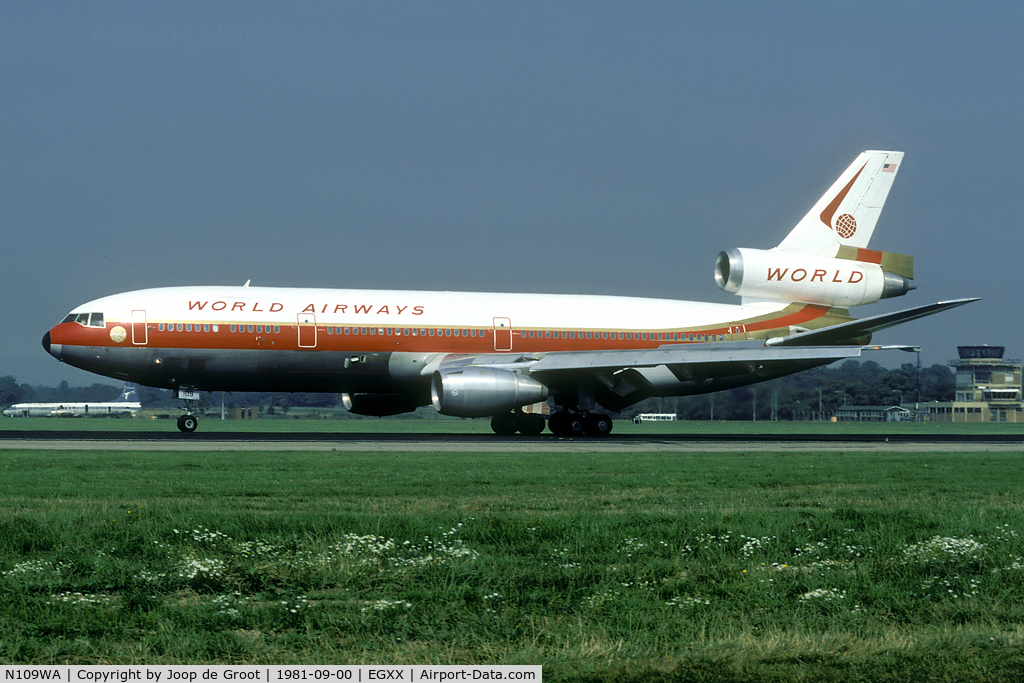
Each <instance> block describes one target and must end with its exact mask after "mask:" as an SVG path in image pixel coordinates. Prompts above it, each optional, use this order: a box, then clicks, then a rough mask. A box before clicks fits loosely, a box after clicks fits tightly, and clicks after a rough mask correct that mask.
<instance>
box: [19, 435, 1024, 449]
mask: <svg viewBox="0 0 1024 683" xmlns="http://www.w3.org/2000/svg"><path fill="white" fill-rule="evenodd" d="M765 447H768V448H770V449H771V450H772V451H775V452H778V451H789V450H793V451H796V450H800V451H807V450H821V451H840V450H841V451H855V450H878V449H881V448H891V449H893V450H899V451H928V450H930V451H936V450H940V451H949V450H954V449H961V450H964V451H974V452H976V451H986V450H987V451H996V450H998V451H1004V452H1005V451H1014V450H1021V451H1024V435H1008V434H995V435H983V434H982V435H976V434H969V435H951V434H934V435H921V434H824V435H823V434H768V433H762V434H657V435H638V434H628V435H622V436H615V435H612V436H608V437H604V438H587V437H579V438H564V437H557V436H554V435H547V434H545V435H541V436H535V437H522V436H516V437H501V436H496V435H492V434H410V433H385V432H382V433H373V434H366V433H362V434H360V433H344V432H328V433H284V432H280V433H266V432H250V433H226V432H205V433H204V432H194V433H192V434H182V433H180V432H124V431H42V430H26V431H13V430H12V431H0V450H10V449H18V448H29V449H52V450H73V449H78V450H136V451H157V450H159V451H177V450H181V451H245V450H249V451H275V450H276V451H285V450H288V451H374V450H379V451H415V452H430V451H448V452H452V451H481V452H495V453H502V452H509V451H519V452H566V453H570V452H576V453H588V452H614V451H626V452H629V451H635V452H639V451H723V452H751V451H756V450H757V449H758V448H765Z"/></svg>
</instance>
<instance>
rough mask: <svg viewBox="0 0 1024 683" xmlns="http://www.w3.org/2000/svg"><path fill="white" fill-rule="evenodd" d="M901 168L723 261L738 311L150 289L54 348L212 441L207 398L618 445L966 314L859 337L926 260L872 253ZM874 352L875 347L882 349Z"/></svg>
mask: <svg viewBox="0 0 1024 683" xmlns="http://www.w3.org/2000/svg"><path fill="white" fill-rule="evenodd" d="M902 160H903V153H902V152H888V151H868V152H863V153H861V154H860V155H859V156H858V157H857V158H856V160H855V161H854V162H853V164H851V165H850V167H849V168H847V169H846V171H845V172H843V174H842V175H841V176H840V177H839V179H838V180H836V181H835V183H834V184H833V185H832V186H831V187H830V188H829V190H828V191H827V192H826V193H825V194H824V195H823V196H822V197H821V199H819V200H818V202H817V203H816V204H815V205H814V206H813V207H812V208H811V210H810V211H809V212H808V213H807V215H806V216H804V218H803V219H802V220H801V221H800V222H799V223H798V224H797V225H796V227H794V228H793V230H792V231H791V232H790V233H789V234H788V235H787V236H786V237H785V239H783V240H782V242H781V243H780V244H779V245H778V246H777V247H775V248H773V249H768V250H761V249H731V250H729V251H726V252H722V253H721V254H719V255H718V259H717V262H716V264H715V279H716V281H717V282H718V285H719V286H720V287H721V288H722V289H724V290H725V291H727V292H730V293H733V294H736V295H739V296H741V297H743V298H742V300H741V303H740V304H739V305H733V304H713V303H700V302H691V301H676V300H665V299H646V298H633V297H616V296H567V295H558V294H492V293H477V292H429V291H389V290H358V289H298V288H278V287H250V286H248V283H246V285H245V286H241V287H238V286H233V287H229V286H204V287H168V288H159V289H144V290H140V291H134V292H127V293H124V294H115V295H112V296H107V297H104V298H101V299H97V300H95V301H90V302H89V303H86V304H83V305H81V306H79V307H77V308H75V309H74V310H73V311H71V313H69V314H68V315H67V317H66V318H64V320H63V321H61V322H60V323H59V324H57V325H56V326H55V327H53V328H52V329H51V330H50V331H49V332H47V333H46V335H45V336H44V337H43V346H44V348H45V349H46V351H47V352H48V353H50V354H51V355H53V356H54V357H55V358H57V359H58V360H60V361H62V362H64V363H68V364H70V365H74V366H75V367H78V368H82V369H84V370H88V371H90V372H95V373H98V374H101V375H106V376H108V377H113V378H117V379H122V380H125V381H130V382H136V383H139V384H144V385H147V386H152V387H165V388H171V389H173V390H174V392H175V395H176V397H178V398H181V399H183V400H184V401H185V409H186V413H185V414H184V415H182V416H181V417H180V418H179V420H178V427H179V428H180V429H181V430H182V431H185V432H191V431H194V430H195V429H196V426H197V424H198V422H197V419H196V417H195V415H194V414H193V410H194V407H195V400H196V399H197V398H198V397H199V392H201V391H216V390H222V391H303V392H337V393H341V394H342V400H343V403H344V405H345V407H346V408H347V409H348V410H350V411H352V412H353V413H358V414H365V415H393V414H399V413H403V412H408V411H412V410H414V409H416V408H417V407H418V406H424V405H430V404H433V406H434V408H435V409H436V410H437V411H438V412H440V413H443V414H445V415H454V416H459V417H491V425H492V427H493V428H494V431H495V432H497V433H499V434H514V433H516V432H519V433H522V434H539V433H540V432H541V431H543V429H544V426H545V423H544V418H543V417H542V416H541V415H540V414H538V413H528V412H523V410H522V408H523V406H527V405H529V404H534V403H537V402H541V401H545V400H546V401H548V402H549V403H550V404H551V405H552V406H553V407H554V409H555V410H554V412H553V413H552V415H551V417H550V419H549V421H548V427H549V428H550V430H551V431H552V432H554V433H556V434H560V435H576V434H593V435H604V434H608V433H609V432H610V431H611V428H612V420H611V418H610V417H609V416H608V415H607V414H606V412H605V411H610V412H618V411H620V410H622V409H623V408H625V407H627V406H629V405H632V404H634V403H636V402H637V401H640V400H642V399H645V398H648V397H651V396H685V395H690V394H700V393H707V392H713V391H719V390H722V389H729V388H733V387H738V386H743V385H747V384H752V383H755V382H762V381H764V380H768V379H772V378H775V377H780V376H783V375H788V374H791V373H794V372H799V371H801V370H806V369H808V368H812V367H816V366H820V365H825V364H828V363H831V362H834V361H836V360H839V359H843V358H854V357H857V356H859V355H860V353H861V351H862V350H863V349H865V348H866V345H867V344H868V343H869V342H870V340H871V335H872V333H873V332H876V331H878V330H882V329H885V328H887V327H891V326H893V325H897V324H899V323H903V322H907V321H909V320H914V319H916V318H920V317H923V316H926V315H931V314H932V313H937V312H939V311H942V310H946V309H949V308H953V307H955V306H960V305H962V304H965V303H968V302H970V301H974V299H958V300H955V301H945V302H939V303H935V304H931V305H927V306H921V307H917V308H912V309H908V310H904V311H900V312H896V313H889V314H884V315H877V316H874V317H869V318H862V319H853V318H852V317H851V316H850V315H849V313H848V311H847V310H846V309H847V308H848V307H850V306H858V305H862V304H870V303H874V302H876V301H878V300H879V299H884V298H888V297H894V296H901V295H903V294H906V293H907V292H908V291H909V290H911V289H913V288H914V285H913V284H912V283H911V280H912V279H913V275H914V274H913V258H912V257H910V256H905V255H902V254H895V253H889V252H882V251H873V250H870V249H868V248H867V247H868V241H869V239H870V238H871V234H872V232H873V231H874V228H875V224H876V222H877V221H878V217H879V214H880V213H881V210H882V205H883V204H884V202H885V199H886V197H887V196H888V194H889V189H890V188H891V187H892V183H893V180H894V179H895V177H896V175H897V173H898V170H899V167H900V164H901V163H902ZM871 348H878V347H871Z"/></svg>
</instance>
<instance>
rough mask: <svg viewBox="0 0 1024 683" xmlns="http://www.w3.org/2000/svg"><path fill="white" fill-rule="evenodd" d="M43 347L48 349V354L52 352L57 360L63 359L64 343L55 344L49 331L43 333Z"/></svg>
mask: <svg viewBox="0 0 1024 683" xmlns="http://www.w3.org/2000/svg"><path fill="white" fill-rule="evenodd" d="M43 348H44V349H46V352H47V353H48V354H50V355H51V356H53V357H54V358H56V359H57V360H61V358H60V355H61V351H62V350H63V349H64V345H63V344H54V343H53V340H52V339H50V333H49V332H47V333H46V334H44V335H43Z"/></svg>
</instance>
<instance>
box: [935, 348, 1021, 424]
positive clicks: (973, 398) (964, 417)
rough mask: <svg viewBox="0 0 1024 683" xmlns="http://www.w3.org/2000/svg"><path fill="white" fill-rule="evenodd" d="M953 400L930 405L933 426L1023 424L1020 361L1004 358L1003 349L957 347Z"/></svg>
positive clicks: (953, 362)
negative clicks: (935, 423) (986, 423)
mask: <svg viewBox="0 0 1024 683" xmlns="http://www.w3.org/2000/svg"><path fill="white" fill-rule="evenodd" d="M957 351H958V352H959V356H960V357H959V358H957V359H955V360H951V361H950V362H949V365H951V366H952V367H954V368H955V369H956V399H955V400H954V401H952V402H951V403H941V402H940V403H930V404H929V405H928V407H929V411H928V413H929V414H928V418H929V419H930V420H933V421H936V422H1024V408H1022V405H1021V361H1019V360H1015V359H1008V358H1003V351H1004V347H1002V346H988V345H982V346H958V347H957Z"/></svg>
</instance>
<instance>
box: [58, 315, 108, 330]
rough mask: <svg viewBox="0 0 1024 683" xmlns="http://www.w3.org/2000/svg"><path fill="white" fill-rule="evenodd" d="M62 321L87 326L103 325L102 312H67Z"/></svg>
mask: <svg viewBox="0 0 1024 683" xmlns="http://www.w3.org/2000/svg"><path fill="white" fill-rule="evenodd" d="M61 322H62V323H78V324H79V325H85V326H87V327H103V314H102V313H68V315H67V317H66V318H64V319H63V320H61Z"/></svg>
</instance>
